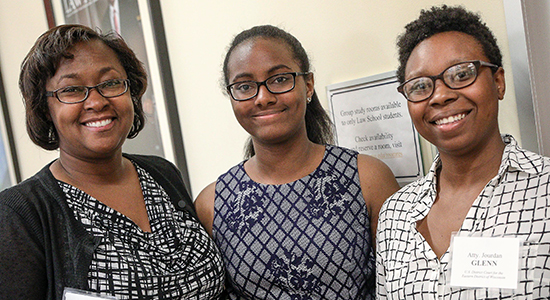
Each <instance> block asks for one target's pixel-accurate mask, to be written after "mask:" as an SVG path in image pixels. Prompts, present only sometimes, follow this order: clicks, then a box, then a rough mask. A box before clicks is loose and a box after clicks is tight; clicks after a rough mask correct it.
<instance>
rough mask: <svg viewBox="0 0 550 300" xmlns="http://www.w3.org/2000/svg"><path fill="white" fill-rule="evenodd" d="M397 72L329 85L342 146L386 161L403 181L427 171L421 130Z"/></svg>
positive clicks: (339, 143)
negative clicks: (416, 127) (424, 169)
mask: <svg viewBox="0 0 550 300" xmlns="http://www.w3.org/2000/svg"><path fill="white" fill-rule="evenodd" d="M398 85H399V84H398V83H397V79H396V76H395V72H387V73H383V74H379V75H375V76H371V77H366V78H361V79H357V80H353V81H347V82H342V83H337V84H332V85H329V86H327V96H328V97H327V98H328V103H329V109H330V115H331V118H332V121H333V122H334V126H335V129H336V130H335V135H336V136H335V141H336V143H337V144H338V145H339V146H343V147H346V148H350V149H354V150H356V151H358V152H359V153H363V154H368V155H371V156H374V157H376V158H378V159H380V160H382V161H383V162H384V163H386V164H387V165H388V166H389V167H390V169H391V170H392V171H393V173H394V175H395V177H396V179H397V181H398V182H399V184H400V185H405V184H407V183H410V182H412V181H414V180H416V179H418V178H420V177H422V176H423V175H424V171H423V167H422V156H421V152H420V144H419V138H418V133H417V132H416V130H415V128H414V126H413V123H412V121H411V119H410V116H409V113H408V110H407V100H406V99H405V98H404V97H403V96H402V95H400V94H399V93H398V92H397V86H398Z"/></svg>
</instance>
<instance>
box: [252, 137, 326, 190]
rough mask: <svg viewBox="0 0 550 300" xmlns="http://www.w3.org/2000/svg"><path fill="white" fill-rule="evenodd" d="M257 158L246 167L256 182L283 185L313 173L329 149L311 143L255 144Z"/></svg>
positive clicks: (254, 157)
mask: <svg viewBox="0 0 550 300" xmlns="http://www.w3.org/2000/svg"><path fill="white" fill-rule="evenodd" d="M254 151H255V155H254V156H253V157H252V158H250V160H248V161H247V162H246V163H245V170H246V172H247V174H248V175H249V176H250V178H252V179H253V180H254V181H257V182H261V183H266V184H282V183H288V182H292V181H295V180H297V179H300V178H302V177H304V176H306V175H307V174H310V173H311V172H313V171H314V170H315V169H316V168H317V167H318V166H319V164H320V163H321V161H322V159H323V156H324V152H325V147H324V146H323V145H318V144H315V143H313V142H311V141H310V140H308V139H302V140H299V141H293V142H292V143H285V144H277V145H262V144H260V143H256V142H255V143H254Z"/></svg>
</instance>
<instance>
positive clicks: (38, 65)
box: [19, 24, 147, 150]
mask: <svg viewBox="0 0 550 300" xmlns="http://www.w3.org/2000/svg"><path fill="white" fill-rule="evenodd" d="M91 40H100V41H102V42H103V43H105V45H107V46H108V47H109V48H111V49H113V51H114V52H115V54H116V55H117V57H118V59H119V61H120V63H121V65H122V67H123V68H124V70H125V71H126V74H127V75H128V79H129V80H130V86H129V88H130V95H131V97H132V103H133V105H134V121H133V124H132V128H131V130H130V132H129V134H128V138H134V137H136V136H137V134H138V133H139V132H140V131H141V130H142V129H143V126H144V125H145V114H144V112H143V107H142V102H141V97H142V96H143V93H145V90H146V88H147V73H146V71H145V68H144V67H143V64H142V63H141V62H140V61H139V60H138V59H137V57H136V55H135V54H134V52H133V51H132V49H130V48H129V47H128V45H127V44H126V42H124V40H123V39H122V38H121V37H120V36H119V35H118V34H116V33H112V32H111V33H107V34H102V33H99V32H96V31H94V30H92V29H91V28H89V27H86V26H83V25H75V24H71V25H60V26H57V27H54V28H52V29H50V30H48V31H46V32H45V33H44V34H42V35H41V36H40V37H39V38H38V39H37V40H36V42H35V44H34V46H33V47H32V48H31V50H30V51H29V53H28V54H27V56H26V57H25V59H24V60H23V63H22V64H21V72H20V74H19V89H20V90H21V93H22V95H23V101H24V103H25V117H26V124H27V132H28V134H29V136H30V138H31V140H32V141H33V142H34V143H35V144H36V145H38V146H40V147H42V148H44V149H46V150H55V149H57V148H59V138H58V135H57V131H56V130H55V127H54V125H53V122H52V121H51V118H50V112H49V108H48V99H47V97H46V96H45V93H46V82H47V81H48V80H50V79H51V78H52V77H53V76H54V75H55V73H56V71H57V69H58V68H59V65H60V63H61V61H62V60H63V59H71V58H73V55H72V54H71V53H70V50H71V49H72V48H73V47H74V46H75V45H76V44H78V43H86V42H89V41H91Z"/></svg>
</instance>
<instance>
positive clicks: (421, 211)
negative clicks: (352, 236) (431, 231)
mask: <svg viewBox="0 0 550 300" xmlns="http://www.w3.org/2000/svg"><path fill="white" fill-rule="evenodd" d="M503 140H504V142H505V143H506V148H505V150H504V154H503V157H502V162H501V165H500V169H499V172H498V175H497V176H496V177H495V178H493V179H492V180H491V181H490V182H489V183H488V184H487V185H486V186H485V188H484V189H483V191H482V192H481V194H480V195H479V196H478V198H477V199H476V200H475V202H474V203H473V205H472V207H471V208H470V210H469V212H468V214H467V216H466V218H465V220H464V222H463V224H462V227H461V228H460V231H459V234H461V235H462V234H467V235H470V236H483V237H506V236H508V237H518V238H520V239H521V240H523V241H524V242H525V243H524V245H525V246H524V252H523V254H522V257H521V258H520V261H519V263H520V272H519V284H518V289H516V290H513V289H497V288H490V289H489V288H460V287H451V286H449V284H448V279H449V278H450V270H449V264H450V253H449V251H447V252H446V253H445V254H444V255H443V256H442V257H441V259H438V258H437V256H436V255H435V253H434V252H433V251H432V249H431V247H430V245H429V244H428V243H427V242H426V240H425V239H424V237H423V236H422V235H421V234H420V233H419V232H418V231H417V229H416V222H417V221H419V220H422V219H424V218H425V217H426V215H427V214H428V212H429V211H430V208H431V206H432V204H433V203H434V201H435V197H436V181H437V178H436V170H437V169H438V168H439V167H440V165H441V161H440V160H439V157H437V158H436V160H435V162H434V164H433V165H432V167H431V169H430V172H429V174H428V175H426V176H425V177H424V178H422V179H420V180H418V181H416V182H414V183H411V184H410V185H408V186H406V187H404V188H403V189H401V190H400V191H399V192H397V193H396V194H394V195H393V196H392V197H390V198H389V199H388V200H387V201H386V202H385V203H384V205H383V207H382V210H381V212H380V219H379V223H378V237H377V238H378V243H377V250H378V252H377V273H378V276H377V279H378V280H377V291H378V295H379V297H380V298H381V299H386V298H388V299H400V300H401V299H550V196H549V192H550V186H549V182H550V177H549V173H550V159H549V158H547V157H542V156H540V155H538V154H536V153H533V152H529V151H526V150H523V149H521V148H519V147H518V146H517V143H516V141H515V140H514V139H513V138H512V136H509V135H506V136H503Z"/></svg>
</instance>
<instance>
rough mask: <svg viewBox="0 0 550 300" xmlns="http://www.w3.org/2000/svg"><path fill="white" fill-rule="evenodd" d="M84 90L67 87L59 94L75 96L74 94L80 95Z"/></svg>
mask: <svg viewBox="0 0 550 300" xmlns="http://www.w3.org/2000/svg"><path fill="white" fill-rule="evenodd" d="M85 90H86V89H85V88H84V87H82V86H68V87H66V88H64V89H62V90H61V91H59V92H60V93H64V94H76V93H82V92H84V91H85Z"/></svg>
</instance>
